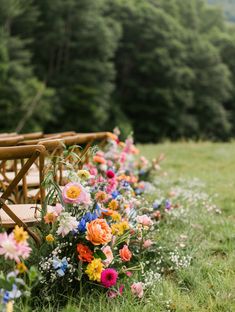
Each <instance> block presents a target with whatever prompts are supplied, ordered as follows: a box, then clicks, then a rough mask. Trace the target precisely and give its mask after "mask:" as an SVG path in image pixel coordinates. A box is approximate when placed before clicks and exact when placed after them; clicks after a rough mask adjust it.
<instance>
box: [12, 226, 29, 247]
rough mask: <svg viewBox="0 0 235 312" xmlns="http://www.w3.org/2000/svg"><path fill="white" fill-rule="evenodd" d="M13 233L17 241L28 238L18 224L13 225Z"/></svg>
mask: <svg viewBox="0 0 235 312" xmlns="http://www.w3.org/2000/svg"><path fill="white" fill-rule="evenodd" d="M13 233H14V238H15V240H16V241H17V243H21V242H25V241H26V240H27V239H28V238H29V234H28V233H27V232H26V231H25V230H24V228H23V227H19V226H18V225H16V226H15V229H14V231H13Z"/></svg>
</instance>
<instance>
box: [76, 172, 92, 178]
mask: <svg viewBox="0 0 235 312" xmlns="http://www.w3.org/2000/svg"><path fill="white" fill-rule="evenodd" d="M77 175H78V177H79V178H80V179H82V180H88V179H90V177H91V175H90V173H89V171H87V170H78V172H77Z"/></svg>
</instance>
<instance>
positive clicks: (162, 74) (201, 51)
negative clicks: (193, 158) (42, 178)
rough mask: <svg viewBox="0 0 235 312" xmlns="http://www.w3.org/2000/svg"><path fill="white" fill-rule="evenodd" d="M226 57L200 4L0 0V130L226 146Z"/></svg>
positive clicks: (212, 13) (233, 122) (218, 19)
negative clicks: (109, 133)
mask: <svg viewBox="0 0 235 312" xmlns="http://www.w3.org/2000/svg"><path fill="white" fill-rule="evenodd" d="M234 55H235V27H234V26H233V24H231V23H228V22H227V21H226V20H225V18H224V16H223V13H222V11H220V10H219V9H217V8H216V7H213V6H209V5H207V4H206V3H205V1H203V0H169V1H165V0H66V1H64V0H0V116H1V127H0V131H3V132H4V131H16V130H17V131H18V132H27V131H37V130H41V129H43V130H44V131H47V132H54V131H62V130H71V129H72V130H76V131H79V132H90V131H98V130H106V129H107V130H109V129H112V128H113V127H114V126H116V125H119V127H120V128H121V129H122V130H123V132H124V133H125V134H126V133H129V132H130V131H134V134H135V137H136V139H137V141H140V142H157V141H160V140H164V139H166V138H170V139H172V140H177V139H181V138H186V139H187V138H192V139H211V140H228V139H230V138H231V137H234V135H235V58H234Z"/></svg>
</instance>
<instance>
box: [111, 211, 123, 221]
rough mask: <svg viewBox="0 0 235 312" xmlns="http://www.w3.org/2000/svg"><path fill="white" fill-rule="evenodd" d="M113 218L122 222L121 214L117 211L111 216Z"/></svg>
mask: <svg viewBox="0 0 235 312" xmlns="http://www.w3.org/2000/svg"><path fill="white" fill-rule="evenodd" d="M111 218H112V219H113V220H114V221H121V218H122V217H121V215H120V213H118V212H117V211H114V212H113V213H112V214H111Z"/></svg>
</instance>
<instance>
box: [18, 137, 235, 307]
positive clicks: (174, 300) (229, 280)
mask: <svg viewBox="0 0 235 312" xmlns="http://www.w3.org/2000/svg"><path fill="white" fill-rule="evenodd" d="M139 148H140V150H141V153H143V154H144V155H145V156H146V157H147V158H149V159H151V158H153V157H156V156H158V155H159V154H160V153H164V154H165V160H164V161H163V162H162V164H161V166H162V172H164V171H166V172H167V173H168V175H167V177H166V179H167V181H170V183H171V181H172V185H174V183H175V181H177V180H179V179H180V178H185V179H186V180H188V181H190V179H192V178H195V177H197V178H199V179H200V180H202V181H203V182H205V183H206V186H205V188H204V191H206V192H207V193H209V194H211V195H213V194H215V193H216V194H218V195H217V197H216V198H215V199H214V202H215V203H216V204H217V205H218V206H219V207H220V209H221V211H222V213H221V214H216V213H209V212H207V211H204V208H200V207H199V208H198V207H197V208H196V207H195V208H194V207H192V208H191V209H190V211H189V212H188V216H186V217H182V220H181V219H180V218H179V219H178V220H177V219H176V221H174V222H172V221H171V222H168V221H167V220H166V221H165V222H162V224H161V225H160V231H159V232H158V233H156V241H157V242H158V243H159V244H161V243H162V245H164V246H167V247H169V249H174V248H175V246H176V244H177V242H178V241H179V238H180V237H182V236H183V237H186V238H187V239H186V247H185V252H186V254H187V253H188V254H189V255H191V256H192V262H191V265H190V266H189V267H187V268H185V269H182V270H179V271H177V272H176V273H174V274H169V275H167V276H164V277H163V278H162V280H161V281H160V282H159V281H156V287H155V288H154V290H153V291H149V292H148V293H147V294H146V297H145V298H144V299H143V300H142V301H138V300H135V299H133V297H132V296H131V294H130V293H128V292H127V293H126V295H125V296H123V297H120V298H116V299H114V300H110V299H107V298H106V296H105V295H99V294H98V293H97V292H96V291H95V292H94V293H93V294H92V295H86V294H83V297H82V298H80V297H79V296H78V298H77V299H75V300H74V299H73V300H71V304H69V305H68V306H67V308H64V309H63V310H62V311H63V312H80V311H82V312H93V311H94V312H98V311H100V312H106V311H107V312H110V311H113V312H118V311H122V312H134V311H135V312H136V311H137V312H155V311H156V312H157V311H170V312H174V311H177V312H184V311H188V312H190V311H192V312H194V311H200V312H218V311H224V312H234V311H235V227H234V225H235V143H228V144H213V143H164V144H158V145H140V146H139ZM163 179H164V178H163ZM159 187H161V185H160V186H159ZM167 187H168V186H167ZM184 218H185V219H184ZM21 311H23V309H22V310H21ZM25 311H30V310H27V308H26V310H25ZM37 311H48V312H49V311H61V310H60V309H59V307H58V306H57V304H56V302H51V307H47V308H45V309H44V308H43V307H41V308H40V307H38V310H37Z"/></svg>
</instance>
